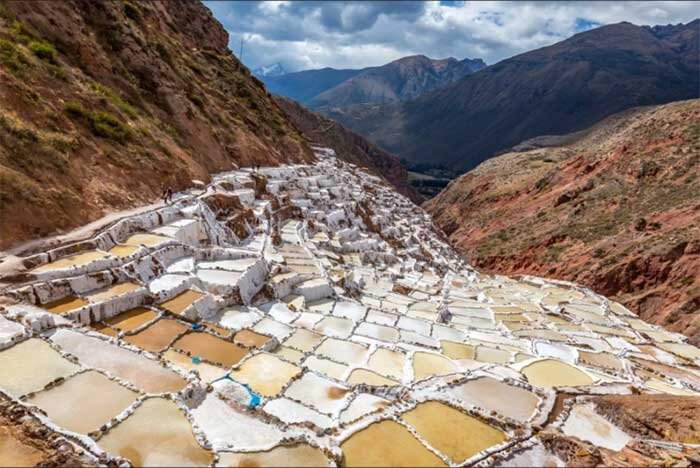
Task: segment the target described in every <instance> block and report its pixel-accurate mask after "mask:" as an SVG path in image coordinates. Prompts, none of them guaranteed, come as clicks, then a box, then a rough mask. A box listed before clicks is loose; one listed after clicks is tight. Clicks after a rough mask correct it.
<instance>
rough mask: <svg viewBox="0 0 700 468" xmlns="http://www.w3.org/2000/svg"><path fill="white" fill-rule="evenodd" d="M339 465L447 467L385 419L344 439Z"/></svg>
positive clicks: (397, 424)
mask: <svg viewBox="0 0 700 468" xmlns="http://www.w3.org/2000/svg"><path fill="white" fill-rule="evenodd" d="M340 448H341V449H342V450H343V465H344V466H348V467H352V466H358V467H364V466H407V467H411V466H447V465H446V464H445V462H443V461H442V459H440V458H439V457H438V456H437V455H435V454H434V453H433V452H431V451H429V450H428V449H427V448H425V447H424V446H423V445H422V444H421V443H420V442H418V439H416V438H415V437H414V436H413V434H411V433H410V432H409V431H408V429H406V428H405V427H404V426H402V425H401V424H399V423H397V422H394V421H390V420H385V421H381V422H377V423H373V424H371V425H370V426H368V427H367V428H365V429H362V430H361V431H358V432H355V433H354V434H353V435H352V436H350V438H348V439H347V440H345V441H344V442H343V443H342V444H341V445H340Z"/></svg>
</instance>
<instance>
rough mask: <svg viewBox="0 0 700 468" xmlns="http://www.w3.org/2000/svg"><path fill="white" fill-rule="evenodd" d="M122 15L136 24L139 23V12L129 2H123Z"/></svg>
mask: <svg viewBox="0 0 700 468" xmlns="http://www.w3.org/2000/svg"><path fill="white" fill-rule="evenodd" d="M124 14H125V15H126V17H127V18H129V19H131V20H134V21H136V22H137V23H140V22H141V10H139V8H138V7H137V6H136V5H134V4H133V3H131V2H124Z"/></svg>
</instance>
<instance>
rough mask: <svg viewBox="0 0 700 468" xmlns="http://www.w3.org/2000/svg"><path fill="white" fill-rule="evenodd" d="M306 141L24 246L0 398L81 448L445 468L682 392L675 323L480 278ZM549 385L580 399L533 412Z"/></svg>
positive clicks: (379, 186) (417, 216)
mask: <svg viewBox="0 0 700 468" xmlns="http://www.w3.org/2000/svg"><path fill="white" fill-rule="evenodd" d="M317 156H318V161H317V162H316V163H315V164H313V165H288V166H280V167H270V168H262V169H260V170H259V171H258V172H253V171H251V170H248V169H241V170H238V171H232V172H228V173H224V174H219V175H216V176H215V177H214V181H213V184H212V185H213V186H214V187H209V188H208V189H207V190H205V191H201V190H199V191H192V192H191V193H190V194H189V195H190V196H188V197H182V198H178V200H179V201H177V202H176V203H175V204H173V205H171V206H167V207H164V208H160V209H158V210H156V211H152V212H147V213H144V214H140V215H135V216H132V217H129V218H125V219H122V220H120V221H118V222H116V223H115V224H113V225H112V226H110V227H108V228H106V229H105V230H104V231H102V232H100V233H99V234H98V235H96V236H95V237H94V238H93V239H90V240H87V241H84V242H81V243H79V244H76V245H71V246H64V247H59V248H56V249H54V250H51V251H48V252H45V253H40V254H37V255H34V256H33V257H30V258H27V259H25V263H26V265H27V268H28V270H29V275H28V276H27V277H29V278H31V280H30V281H28V282H26V283H21V284H15V285H13V286H12V287H9V288H7V289H6V290H5V291H3V294H4V295H5V296H6V298H5V300H4V302H3V304H4V305H3V306H1V309H0V310H1V311H2V315H0V369H2V372H0V391H1V392H2V394H3V398H5V399H11V400H15V401H17V402H20V403H21V404H24V405H28V406H30V407H32V408H35V410H34V411H39V410H41V411H43V412H45V414H46V416H43V415H42V418H43V420H44V421H46V423H47V424H51V425H52V427H55V428H56V429H57V430H58V431H60V432H62V433H64V434H65V435H66V436H67V437H69V438H70V440H71V443H74V444H76V445H79V446H80V447H81V448H82V449H83V450H85V451H86V453H88V454H91V455H92V456H94V457H95V459H96V460H97V459H98V458H99V457H102V458H101V460H105V457H107V458H106V459H110V458H114V459H117V461H119V460H120V459H128V460H129V461H130V462H131V463H132V464H135V465H157V464H169V465H200V466H207V465H209V466H213V465H216V464H226V463H244V464H245V463H252V464H266V463H272V464H274V463H277V464H279V463H284V462H291V461H293V462H294V463H296V464H304V463H307V464H311V465H319V464H327V465H330V466H333V465H347V466H353V465H359V466H362V465H371V464H379V465H415V464H426V465H437V466H445V465H458V464H462V463H466V464H471V463H477V462H483V463H484V464H490V463H492V462H494V460H498V462H499V463H501V464H509V465H516V464H518V463H525V464H527V463H529V462H533V461H537V460H539V461H548V462H552V463H560V462H561V460H559V459H558V458H557V457H556V455H554V454H552V453H549V452H548V451H547V449H546V448H545V447H544V445H543V444H542V443H541V442H540V441H539V439H538V437H537V434H536V432H534V430H533V427H535V426H541V425H544V424H547V425H548V428H549V429H551V430H555V431H560V432H562V433H563V434H570V435H572V436H575V437H579V438H581V439H583V440H586V441H588V442H590V443H593V444H595V445H598V446H601V447H605V448H608V449H611V450H620V449H622V448H623V447H624V446H625V445H626V444H628V443H631V442H632V441H633V438H632V437H631V436H629V435H627V434H625V433H624V431H622V430H621V429H619V428H617V427H615V426H614V425H613V424H612V423H611V422H610V421H607V420H606V419H605V418H604V417H603V416H601V415H599V414H597V413H596V412H595V409H594V407H593V405H590V404H588V403H586V401H585V398H586V397H584V396H583V395H590V394H630V393H632V392H642V393H651V394H653V393H669V394H678V395H698V393H699V392H700V373H699V371H698V365H700V350H698V349H697V348H695V347H693V346H691V345H690V344H688V343H687V341H686V339H685V338H684V337H683V336H681V335H677V334H674V333H670V332H667V331H665V330H663V329H661V328H659V327H657V326H654V325H649V324H646V323H644V322H643V321H641V320H639V319H638V318H636V317H635V316H634V314H632V313H631V312H629V311H628V310H627V309H625V308H624V307H623V306H621V305H620V304H617V303H615V302H611V301H609V300H607V299H606V298H604V297H601V296H599V295H597V294H595V293H593V292H592V291H590V290H587V289H584V288H581V287H579V286H576V285H573V284H569V283H563V282H556V281H548V280H544V279H540V278H534V277H522V278H519V279H511V278H507V277H502V276H488V275H483V274H480V273H479V272H477V271H475V270H474V269H472V268H471V267H470V266H469V265H468V264H466V263H465V262H464V261H463V259H461V258H460V257H459V256H458V255H457V254H456V253H455V252H454V251H453V250H452V249H451V248H450V247H449V246H448V245H447V244H445V243H444V242H443V241H442V240H441V237H440V236H439V235H438V234H437V233H436V232H435V230H434V228H433V225H432V223H431V221H430V218H429V217H428V216H427V215H426V214H425V213H424V212H423V211H422V210H421V209H420V208H418V207H416V206H415V205H413V204H411V203H410V202H409V201H408V200H407V199H405V198H404V197H403V196H401V195H398V194H397V193H395V192H394V191H393V190H391V189H390V188H389V187H388V186H387V185H386V184H385V183H384V182H383V181H382V180H380V179H379V178H377V177H375V176H372V175H369V174H367V173H366V172H364V171H363V170H361V169H359V168H357V167H355V166H353V165H350V164H346V163H343V162H341V161H339V160H337V159H336V158H335V157H334V155H333V152H332V150H328V149H321V148H317ZM261 187H265V188H264V189H263V190H261ZM213 197H218V200H217V202H216V203H214V202H213ZM222 200H223V201H222ZM226 200H228V201H230V202H231V203H230V205H231V207H234V208H230V207H229V208H227V209H222V208H221V206H223V205H225V204H226ZM241 206H244V207H253V208H254V209H253V213H254V218H255V219H252V220H251V219H250V218H249V217H248V218H245V220H243V219H244V218H243V217H239V218H236V217H235V216H236V214H235V213H233V214H232V211H235V210H236V209H240V207H241ZM235 207H238V208H235ZM217 210H221V211H217ZM234 219H235V220H236V221H235V223H237V224H233V223H234V221H232V220H234ZM558 392H566V393H567V394H570V395H577V394H578V395H582V396H580V397H579V398H578V399H576V400H575V401H576V403H575V404H573V405H568V406H566V407H565V408H564V409H563V412H562V414H561V415H560V416H559V417H557V418H556V419H555V420H554V421H553V422H551V421H550V422H547V421H548V418H549V416H550V413H551V412H552V411H553V408H554V402H555V398H556V395H557V393H558ZM96 402H99V403H100V405H96V404H95V403H96Z"/></svg>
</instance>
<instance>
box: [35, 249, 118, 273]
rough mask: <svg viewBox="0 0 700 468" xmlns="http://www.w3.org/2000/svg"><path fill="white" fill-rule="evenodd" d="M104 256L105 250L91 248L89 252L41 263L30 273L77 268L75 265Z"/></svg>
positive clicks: (87, 263)
mask: <svg viewBox="0 0 700 468" xmlns="http://www.w3.org/2000/svg"><path fill="white" fill-rule="evenodd" d="M104 258H108V254H107V253H106V252H102V251H101V250H92V251H89V252H82V253H79V254H75V255H70V256H68V257H63V258H60V259H58V260H55V261H53V262H51V263H47V264H45V265H41V266H39V267H37V268H34V269H33V270H32V271H31V272H32V273H45V272H47V271H55V270H64V269H67V268H77V267H82V266H85V265H89V264H90V263H92V262H94V261H95V260H102V259H104Z"/></svg>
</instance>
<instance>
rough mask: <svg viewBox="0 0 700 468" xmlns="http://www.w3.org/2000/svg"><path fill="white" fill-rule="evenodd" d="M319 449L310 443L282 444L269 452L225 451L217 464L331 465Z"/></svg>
mask: <svg viewBox="0 0 700 468" xmlns="http://www.w3.org/2000/svg"><path fill="white" fill-rule="evenodd" d="M329 463H330V462H329V460H328V458H327V457H326V456H325V455H324V454H323V452H322V451H320V450H319V449H317V448H315V447H312V446H310V445H308V444H298V445H280V446H278V447H275V448H274V449H272V450H269V451H267V452H252V453H230V452H229V453H224V454H222V455H221V459H220V460H219V463H218V464H217V466H241V467H243V466H269V467H286V466H300V467H315V466H331V465H330V464H329Z"/></svg>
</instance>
